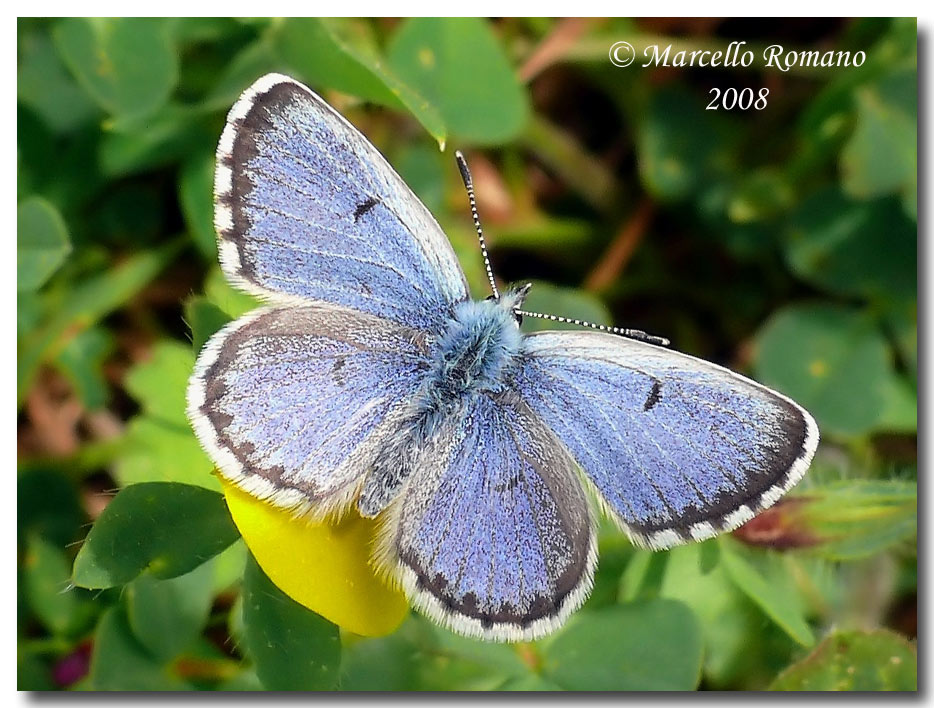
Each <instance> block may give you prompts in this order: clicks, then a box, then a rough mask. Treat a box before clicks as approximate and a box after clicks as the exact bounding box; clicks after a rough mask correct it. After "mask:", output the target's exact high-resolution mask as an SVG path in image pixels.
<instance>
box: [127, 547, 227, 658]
mask: <svg viewBox="0 0 934 708" xmlns="http://www.w3.org/2000/svg"><path fill="white" fill-rule="evenodd" d="M217 557H218V556H215V558H217ZM213 560H214V559H211V560H210V561H208V562H207V563H204V564H202V565H200V566H198V567H197V568H195V569H194V570H193V571H191V572H190V573H186V574H185V575H180V576H178V577H177V578H170V579H168V580H159V579H157V578H154V577H153V576H152V575H151V574H149V573H143V574H142V575H140V576H139V577H137V578H136V579H135V580H134V581H133V582H131V583H130V584H129V585H127V587H126V611H127V620H128V622H129V625H130V629H132V631H133V634H134V635H135V636H136V638H137V639H138V640H139V641H140V643H141V644H142V645H143V646H144V647H146V649H147V650H148V652H149V653H150V654H151V655H152V656H153V657H155V658H156V659H159V660H160V661H169V660H170V659H172V658H173V657H174V656H176V655H177V654H178V653H179V652H180V651H182V650H183V649H185V648H186V647H188V646H189V645H190V644H191V643H193V642H194V641H195V639H196V638H197V637H198V635H200V634H201V630H202V629H203V628H204V625H205V624H206V623H207V621H208V615H209V614H210V611H211V603H212V602H213V600H214V583H213V579H214V578H213V576H214V567H213V566H214V563H213Z"/></svg>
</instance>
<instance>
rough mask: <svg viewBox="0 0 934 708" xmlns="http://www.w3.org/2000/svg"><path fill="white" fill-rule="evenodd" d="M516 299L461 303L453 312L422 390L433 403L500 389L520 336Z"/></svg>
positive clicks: (503, 298)
mask: <svg viewBox="0 0 934 708" xmlns="http://www.w3.org/2000/svg"><path fill="white" fill-rule="evenodd" d="M514 300H515V298H514V297H511V294H506V295H504V296H503V297H502V298H501V299H500V300H482V301H480V302H475V301H467V302H462V303H460V304H459V305H457V307H456V308H455V310H454V317H453V318H452V319H451V320H450V321H449V323H448V327H447V330H446V331H445V333H444V334H443V335H442V337H441V339H440V340H439V342H438V350H437V354H436V356H435V361H434V365H433V368H432V372H431V376H430V379H429V380H430V383H429V384H428V386H427V388H426V391H427V392H428V393H429V396H430V397H431V398H432V399H434V400H435V401H438V402H441V401H451V400H458V399H460V398H462V397H463V396H465V395H468V394H471V393H478V392H480V391H499V390H501V389H502V387H503V385H504V383H505V376H506V374H507V373H508V371H509V369H510V366H511V364H512V362H513V359H514V358H515V356H516V355H517V354H518V352H519V343H520V340H521V337H522V335H521V334H520V333H519V327H518V325H517V324H516V318H515V315H514V314H513V311H512V308H513V306H514Z"/></svg>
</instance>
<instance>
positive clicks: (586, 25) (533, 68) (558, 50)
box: [519, 17, 595, 83]
mask: <svg viewBox="0 0 934 708" xmlns="http://www.w3.org/2000/svg"><path fill="white" fill-rule="evenodd" d="M594 23H595V19H594V18H593V17H566V18H564V19H563V20H561V21H560V22H558V24H556V25H555V28H554V29H553V30H552V31H551V32H550V33H549V34H548V36H547V37H545V38H544V39H543V40H542V41H541V43H539V45H538V46H537V47H536V48H535V50H534V51H533V52H532V53H531V54H530V55H529V57H528V58H527V59H526V60H525V62H524V63H523V64H522V66H521V67H520V69H519V79H520V80H521V81H522V82H523V83H528V82H529V81H531V80H532V79H534V78H535V77H536V76H538V75H539V74H540V73H542V72H543V71H544V70H545V69H547V68H548V67H549V66H551V65H552V64H557V63H558V62H559V61H561V59H562V58H563V57H564V56H565V54H567V53H568V51H569V50H570V48H571V47H573V46H574V44H575V43H576V42H577V40H578V39H580V37H582V36H583V35H584V34H586V32H587V30H589V29H590V28H591V27H592V26H593V25H594Z"/></svg>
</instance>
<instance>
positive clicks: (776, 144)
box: [17, 18, 917, 690]
mask: <svg viewBox="0 0 934 708" xmlns="http://www.w3.org/2000/svg"><path fill="white" fill-rule="evenodd" d="M621 40H625V41H628V42H629V43H630V44H632V45H633V46H634V47H635V48H636V50H637V52H640V56H641V50H642V49H643V48H644V47H646V46H650V45H654V44H657V45H660V46H661V47H665V46H667V45H669V44H671V45H672V55H674V54H675V53H676V52H678V51H680V50H682V49H684V50H686V51H688V52H690V51H691V50H694V49H712V50H717V49H720V50H725V49H726V48H727V47H728V45H729V43H730V42H731V41H733V40H738V41H745V42H746V43H747V44H746V46H745V47H744V49H750V50H752V51H753V52H755V53H756V54H757V55H761V51H762V49H763V48H765V47H767V46H769V45H772V44H780V45H782V46H783V47H784V48H785V50H786V51H792V50H796V51H800V50H808V51H811V50H818V51H821V52H824V51H849V52H856V51H859V50H862V51H864V52H865V56H866V59H865V62H864V63H863V65H862V66H859V67H852V66H851V67H836V66H831V67H800V66H798V67H792V68H791V69H790V70H789V71H787V72H785V71H781V70H779V69H778V68H774V67H773V68H768V67H764V66H763V62H762V61H761V58H759V56H757V59H756V61H755V62H754V64H753V65H752V66H750V67H748V68H742V67H736V68H698V67H693V68H688V67H667V68H666V67H656V68H644V67H641V66H640V64H641V59H639V60H637V61H636V62H635V63H634V64H633V65H631V66H629V67H627V68H619V67H616V66H613V65H612V64H611V63H610V61H609V55H608V52H609V48H610V46H611V45H612V44H613V43H615V42H617V41H621ZM17 61H18V63H17V96H18V108H17V110H18V119H17V175H18V179H17V197H18V228H17V231H18V233H17V269H18V276H17V289H18V298H17V313H18V317H17V345H18V346H17V355H18V357H17V358H18V363H17V397H18V398H17V410H18V431H17V432H18V477H17V500H18V510H17V525H18V550H19V554H18V561H19V567H18V583H17V592H18V596H17V597H18V603H17V620H18V621H17V639H18V646H19V652H18V676H19V678H18V682H19V688H20V689H108V688H109V689H162V688H165V689H168V688H192V687H195V688H205V689H220V688H259V687H261V685H263V684H262V683H261V682H260V681H259V679H257V675H256V672H255V670H254V669H255V667H254V665H253V664H254V662H255V658H251V657H250V656H248V655H247V653H246V652H244V651H243V649H242V643H241V641H240V640H239V636H240V634H239V633H241V632H242V631H243V626H242V621H241V619H240V601H239V599H238V598H239V596H240V590H239V587H240V585H239V583H240V576H241V574H242V571H243V563H244V556H245V549H244V548H243V546H242V544H241V543H239V542H238V543H237V544H235V545H233V546H231V547H230V549H229V550H228V551H225V552H224V553H222V554H221V555H219V556H216V557H215V558H214V559H213V560H212V561H211V562H210V563H209V564H206V565H205V566H203V568H207V570H206V571H202V572H200V573H198V574H197V577H190V576H194V575H195V573H192V574H190V576H182V578H179V579H178V580H177V581H156V580H152V579H147V577H146V576H140V578H139V579H137V580H134V581H133V582H131V583H129V584H127V585H126V586H123V587H116V588H112V589H110V590H105V591H96V592H91V591H86V590H82V589H80V588H74V587H72V586H71V584H70V577H71V566H72V562H73V559H74V556H75V554H76V552H77V549H78V547H79V546H80V544H81V541H82V539H83V538H84V536H85V535H86V534H87V532H88V529H89V527H90V525H91V524H92V522H93V521H94V520H95V519H96V518H97V517H98V516H99V515H100V514H101V512H102V510H103V509H104V508H105V507H106V505H107V504H108V502H109V500H110V499H111V498H112V496H113V493H114V491H115V490H117V489H119V488H122V487H125V486H127V485H132V484H134V483H138V482H143V481H154V480H169V481H175V482H185V483H188V484H194V485H199V486H203V487H207V488H210V489H218V487H217V482H216V480H215V479H214V477H212V476H211V474H210V472H211V469H212V465H211V463H210V462H209V460H208V458H207V457H206V456H205V455H204V454H203V453H202V452H201V450H200V448H199V446H198V443H197V441H196V440H195V438H194V436H193V434H192V433H191V431H190V429H189V426H188V423H187V421H186V419H185V416H184V390H185V384H186V380H187V377H188V375H189V374H190V371H191V367H192V365H193V362H194V356H195V353H196V351H197V348H198V347H199V346H200V344H201V341H199V337H198V336H195V341H194V342H193V341H192V334H191V327H192V326H193V323H194V322H196V321H197V320H198V319H199V318H202V317H211V316H215V315H216V314H217V313H222V315H223V316H224V317H235V316H237V315H239V314H241V313H242V312H245V311H246V310H248V309H250V308H251V307H252V306H253V302H252V301H251V299H250V298H248V297H247V296H244V295H241V294H239V293H237V292H235V291H234V290H232V289H231V288H230V286H228V285H227V283H226V282H225V280H224V279H223V277H222V276H221V274H220V270H219V268H218V265H217V254H216V248H215V242H214V238H215V237H214V232H213V227H212V213H213V207H212V171H213V153H214V149H215V147H216V143H217V140H218V137H219V135H220V132H221V130H222V128H223V125H224V118H225V115H226V112H227V110H229V108H230V106H231V105H232V103H233V102H234V101H235V100H236V98H237V96H238V95H239V93H240V92H241V91H242V90H243V89H244V88H246V87H247V86H248V85H249V84H251V83H252V82H253V81H254V80H255V79H256V78H258V77H259V76H260V75H262V74H264V73H266V72H268V71H283V72H285V73H288V74H291V75H293V76H295V77H296V78H298V79H300V80H302V81H304V82H305V83H307V84H309V85H310V86H311V87H312V88H314V89H315V90H316V91H318V92H319V93H321V94H322V95H323V96H324V97H325V98H326V99H327V100H328V101H329V102H331V103H332V105H334V106H335V107H336V108H337V109H338V110H339V111H340V112H342V113H343V114H344V115H345V116H346V117H347V118H348V119H349V120H350V121H351V122H352V123H353V124H354V125H356V126H357V127H358V128H360V130H361V131H362V132H363V133H364V134H365V135H366V136H367V137H368V138H369V139H370V140H371V141H372V142H373V143H374V144H375V145H376V146H377V147H378V148H379V149H380V150H381V151H382V152H383V153H384V154H385V155H386V156H387V158H388V159H389V161H390V162H391V163H392V164H393V165H394V166H395V167H396V168H397V170H398V171H399V172H400V174H401V175H402V176H403V177H404V179H405V180H406V181H407V182H408V183H409V185H410V186H411V187H412V188H413V189H414V191H415V192H416V193H417V194H418V195H419V196H420V197H421V199H422V200H423V201H424V202H425V204H426V205H427V206H428V207H429V209H430V210H431V211H432V212H433V213H434V214H435V216H436V217H437V218H438V220H439V221H440V223H441V225H442V226H443V227H444V229H445V231H446V232H447V233H448V235H449V236H450V238H451V241H452V242H453V244H454V246H455V250H456V251H457V253H458V256H459V258H460V260H461V263H462V265H463V267H464V269H465V271H466V272H467V274H468V278H469V280H470V283H471V287H472V288H473V294H474V296H475V297H477V298H482V297H485V296H486V295H487V290H488V285H487V284H486V281H485V275H484V271H483V268H482V263H481V260H480V256H479V252H478V249H477V246H476V238H475V235H474V231H473V227H472V224H471V221H470V214H469V210H468V208H467V199H466V195H465V193H464V189H463V185H462V184H461V181H460V177H459V175H458V173H457V170H456V168H455V164H454V160H453V150H454V149H460V150H463V151H464V152H465V153H466V155H467V158H468V160H469V162H470V165H471V169H472V171H473V173H474V178H475V183H476V190H477V197H478V200H479V209H480V214H481V218H482V219H483V222H484V227H485V232H486V234H487V237H488V243H489V245H490V249H491V258H492V261H493V267H494V270H495V271H496V273H497V275H498V277H499V278H500V279H501V280H502V281H503V282H512V281H519V280H523V281H524V280H532V281H534V282H536V283H537V284H536V287H535V288H533V290H532V295H531V297H530V298H529V301H528V303H527V306H528V308H529V309H532V310H539V311H544V312H552V313H556V314H561V315H567V316H572V317H580V318H585V319H588V320H591V321H596V322H602V323H608V324H609V323H612V324H615V325H620V326H626V327H637V328H641V329H645V330H647V331H649V332H651V333H654V334H658V335H662V336H665V337H668V338H669V339H671V340H672V343H673V345H672V346H673V347H674V348H676V349H678V350H681V351H684V352H687V353H690V354H694V355H697V356H700V357H703V358H706V359H710V360H712V361H715V362H717V363H721V364H724V365H727V366H730V367H731V368H734V369H735V370H737V371H740V372H743V373H747V374H749V375H751V376H754V377H755V378H757V379H758V380H760V381H762V382H763V383H766V384H768V385H770V386H773V387H775V388H777V389H779V390H781V391H782V392H784V393H785V394H787V395H789V396H791V397H793V398H795V399H796V400H797V401H798V402H799V403H801V404H802V405H804V406H805V407H807V408H808V409H809V410H810V411H811V412H812V413H813V414H814V415H815V417H816V418H817V421H818V423H819V425H820V428H821V433H822V440H821V446H820V449H819V451H818V455H817V459H816V460H815V462H814V465H813V467H812V470H811V471H810V472H809V473H808V475H807V476H806V477H805V479H804V481H803V482H802V483H801V484H800V485H799V486H798V487H797V488H796V489H795V490H794V492H793V493H792V494H791V495H790V496H789V498H788V499H787V500H786V501H784V502H783V503H781V504H779V505H778V506H777V507H775V508H774V509H773V510H771V511H769V512H767V513H765V514H763V515H762V516H760V517H759V518H757V519H756V520H754V521H753V522H750V523H749V524H747V525H746V526H745V527H743V528H741V529H740V530H739V531H737V532H736V533H734V534H732V535H731V538H728V539H724V540H713V541H709V542H706V543H704V544H695V545H692V546H688V547H684V548H678V549H674V550H672V551H668V552H662V553H655V554H651V553H647V552H643V551H637V550H634V549H633V548H632V547H631V546H630V545H629V544H628V542H627V541H626V540H625V537H624V536H622V535H621V534H620V533H619V532H618V531H616V530H615V529H613V528H612V527H611V526H609V525H607V524H605V525H604V527H603V528H602V529H601V541H600V544H601V555H600V567H599V570H598V574H597V579H596V586H595V589H594V593H593V597H592V598H591V599H590V600H589V601H588V603H587V604H586V605H585V607H584V608H583V610H582V611H581V612H580V613H578V616H577V617H575V618H574V619H573V620H572V621H571V622H570V623H569V625H568V627H567V629H566V630H564V631H563V632H561V633H559V634H558V635H556V636H554V637H552V638H549V639H547V640H543V641H540V642H536V643H533V644H528V645H518V646H510V645H484V644H481V643H477V642H472V641H469V640H461V639H458V638H456V637H454V636H453V635H450V634H449V633H447V632H444V631H443V630H440V629H438V628H436V627H435V626H434V625H432V624H431V623H429V622H427V621H426V620H424V619H422V618H420V617H417V616H415V615H414V614H413V616H411V617H410V618H409V619H408V620H407V621H406V623H405V624H403V626H402V628H401V629H400V630H399V631H397V632H396V633H394V634H393V635H390V636H389V637H385V638H381V639H366V640H364V639H359V638H355V637H350V636H345V637H344V638H343V641H342V652H341V654H340V659H339V666H337V671H336V672H335V678H334V680H333V683H332V684H330V685H329V686H325V685H322V686H320V687H331V686H337V687H340V688H344V689H348V690H354V689H356V690H360V689H427V690H439V689H440V690H446V689H454V690H463V689H501V688H502V689H517V690H532V689H558V688H563V689H583V690H600V689H627V688H636V689H652V688H660V689H693V688H701V689H733V690H739V689H762V688H767V687H770V686H771V687H773V688H792V689H794V688H812V689H820V688H843V689H846V688H864V689H879V688H894V689H899V688H900V689H905V688H911V687H913V683H912V682H913V681H915V678H914V665H915V658H914V646H913V640H914V639H915V636H916V620H917V614H916V608H917V594H916V592H917V563H916V560H917V558H916V478H917V438H916V428H917V304H916V303H917V278H916V273H917V144H916V143H917V26H916V22H915V20H914V19H911V18H909V19H884V18H883V19H832V18H831V19H813V20H811V19H808V20H804V19H799V20H783V19H757V20H746V19H716V18H705V19H683V18H682V19H636V20H624V19H613V20H608V19H573V18H569V19H500V20H495V21H494V20H486V19H482V20H481V19H474V20H471V19H459V20H458V19H446V20H427V19H408V20H392V19H379V20H346V21H341V20H328V21H322V20H316V19H302V20H266V19H250V20H230V19H211V18H202V19H165V20H161V19H160V20H153V19H93V20H88V19H65V20H54V19H41V20H40V19H20V20H19V21H18V42H17ZM714 87H716V88H719V89H721V90H725V89H728V88H735V89H737V90H738V91H742V90H743V89H751V91H752V92H754V94H755V95H756V96H758V95H759V92H760V90H761V89H768V94H767V105H766V106H764V107H763V108H762V109H761V110H758V109H757V108H755V107H753V108H750V109H748V110H742V109H740V108H733V109H731V110H725V109H723V108H722V107H721V108H720V109H718V110H707V109H706V107H707V106H708V104H709V103H710V102H711V100H712V99H713V98H714V96H713V94H711V93H710V91H711V89H712V88H714ZM441 146H444V150H443V151H442V150H440V149H439V147H441ZM523 326H524V328H526V329H533V328H536V327H544V323H541V322H536V321H528V320H527V321H526V323H525V324H524V325H523ZM548 326H551V325H550V323H549V325H548ZM196 329H197V328H196ZM117 616H119V617H123V618H126V621H121V622H115V621H109V620H108V621H103V620H102V617H106V618H110V617H117ZM606 628H609V630H607V629H606ZM812 652H813V655H812ZM809 656H810V659H807V658H808V657H809ZM841 657H844V658H841ZM805 659H807V660H805ZM266 685H268V682H266Z"/></svg>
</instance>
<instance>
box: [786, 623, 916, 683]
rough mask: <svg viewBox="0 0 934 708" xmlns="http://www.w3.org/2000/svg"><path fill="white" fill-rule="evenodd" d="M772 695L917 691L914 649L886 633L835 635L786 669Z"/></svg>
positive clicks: (902, 639) (903, 639)
mask: <svg viewBox="0 0 934 708" xmlns="http://www.w3.org/2000/svg"><path fill="white" fill-rule="evenodd" d="M769 688H770V689H771V690H773V691H917V690H918V657H917V650H916V649H915V646H914V645H913V644H912V643H911V642H909V641H908V640H907V639H905V638H904V637H902V636H900V635H898V634H896V633H895V632H892V631H889V630H887V629H877V630H874V631H871V632H863V631H858V630H850V631H837V632H834V633H833V634H831V635H830V636H829V637H827V638H826V639H824V641H822V642H821V643H820V644H818V645H817V648H815V649H814V651H813V652H811V653H810V654H809V655H808V656H806V657H805V658H804V659H802V660H801V661H799V662H797V663H796V664H792V665H791V666H789V667H788V668H787V669H785V670H784V671H783V672H782V673H781V674H779V676H778V677H777V678H776V679H775V681H774V682H773V683H772V685H771V686H769Z"/></svg>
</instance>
